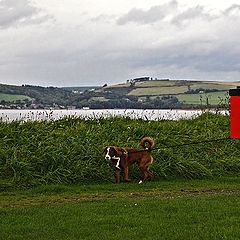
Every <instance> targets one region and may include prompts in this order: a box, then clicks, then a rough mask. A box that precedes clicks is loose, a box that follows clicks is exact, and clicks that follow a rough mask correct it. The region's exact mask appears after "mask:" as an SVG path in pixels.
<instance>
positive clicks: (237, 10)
mask: <svg viewBox="0 0 240 240" xmlns="http://www.w3.org/2000/svg"><path fill="white" fill-rule="evenodd" d="M223 14H225V15H227V16H230V15H234V14H238V16H239V14H240V5H239V4H233V5H232V6H230V7H229V8H227V9H226V10H225V11H223Z"/></svg>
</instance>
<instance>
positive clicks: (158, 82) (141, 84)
mask: <svg viewBox="0 0 240 240" xmlns="http://www.w3.org/2000/svg"><path fill="white" fill-rule="evenodd" d="M176 83H177V81H174V80H169V81H167V80H154V81H144V82H138V83H136V84H135V86H136V87H167V86H174V85H175V84H176Z"/></svg>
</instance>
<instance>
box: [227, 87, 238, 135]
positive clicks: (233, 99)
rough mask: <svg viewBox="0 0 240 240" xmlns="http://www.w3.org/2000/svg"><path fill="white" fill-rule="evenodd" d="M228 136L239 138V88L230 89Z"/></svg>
mask: <svg viewBox="0 0 240 240" xmlns="http://www.w3.org/2000/svg"><path fill="white" fill-rule="evenodd" d="M229 95H230V137H231V138H240V88H236V89H230V90H229Z"/></svg>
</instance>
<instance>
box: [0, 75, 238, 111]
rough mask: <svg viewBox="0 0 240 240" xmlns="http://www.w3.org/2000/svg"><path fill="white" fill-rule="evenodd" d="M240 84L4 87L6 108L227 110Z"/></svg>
mask: <svg viewBox="0 0 240 240" xmlns="http://www.w3.org/2000/svg"><path fill="white" fill-rule="evenodd" d="M236 86H240V82H220V81H216V82H213V81H212V82H210V81H209V82H207V81H187V80H169V79H163V80H149V79H148V78H143V79H141V78H140V79H135V80H130V81H127V82H126V83H121V84H115V85H104V86H103V87H92V86H89V87H66V88H57V87H41V86H32V85H22V86H14V85H5V84H0V105H1V107H3V108H9V107H13V108H14V107H16V106H17V107H18V108H69V107H71V108H83V107H89V108H94V109H105V108H137V109H139V108H149V109H152V108H159V109H160V108H199V107H216V106H222V107H226V105H227V104H228V90H229V89H231V88H235V87H236Z"/></svg>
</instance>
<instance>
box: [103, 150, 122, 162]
mask: <svg viewBox="0 0 240 240" xmlns="http://www.w3.org/2000/svg"><path fill="white" fill-rule="evenodd" d="M103 152H104V154H105V159H106V160H112V159H114V158H117V157H121V156H122V155H123V154H126V151H125V150H124V149H122V148H119V147H105V148H104V150H103Z"/></svg>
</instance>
